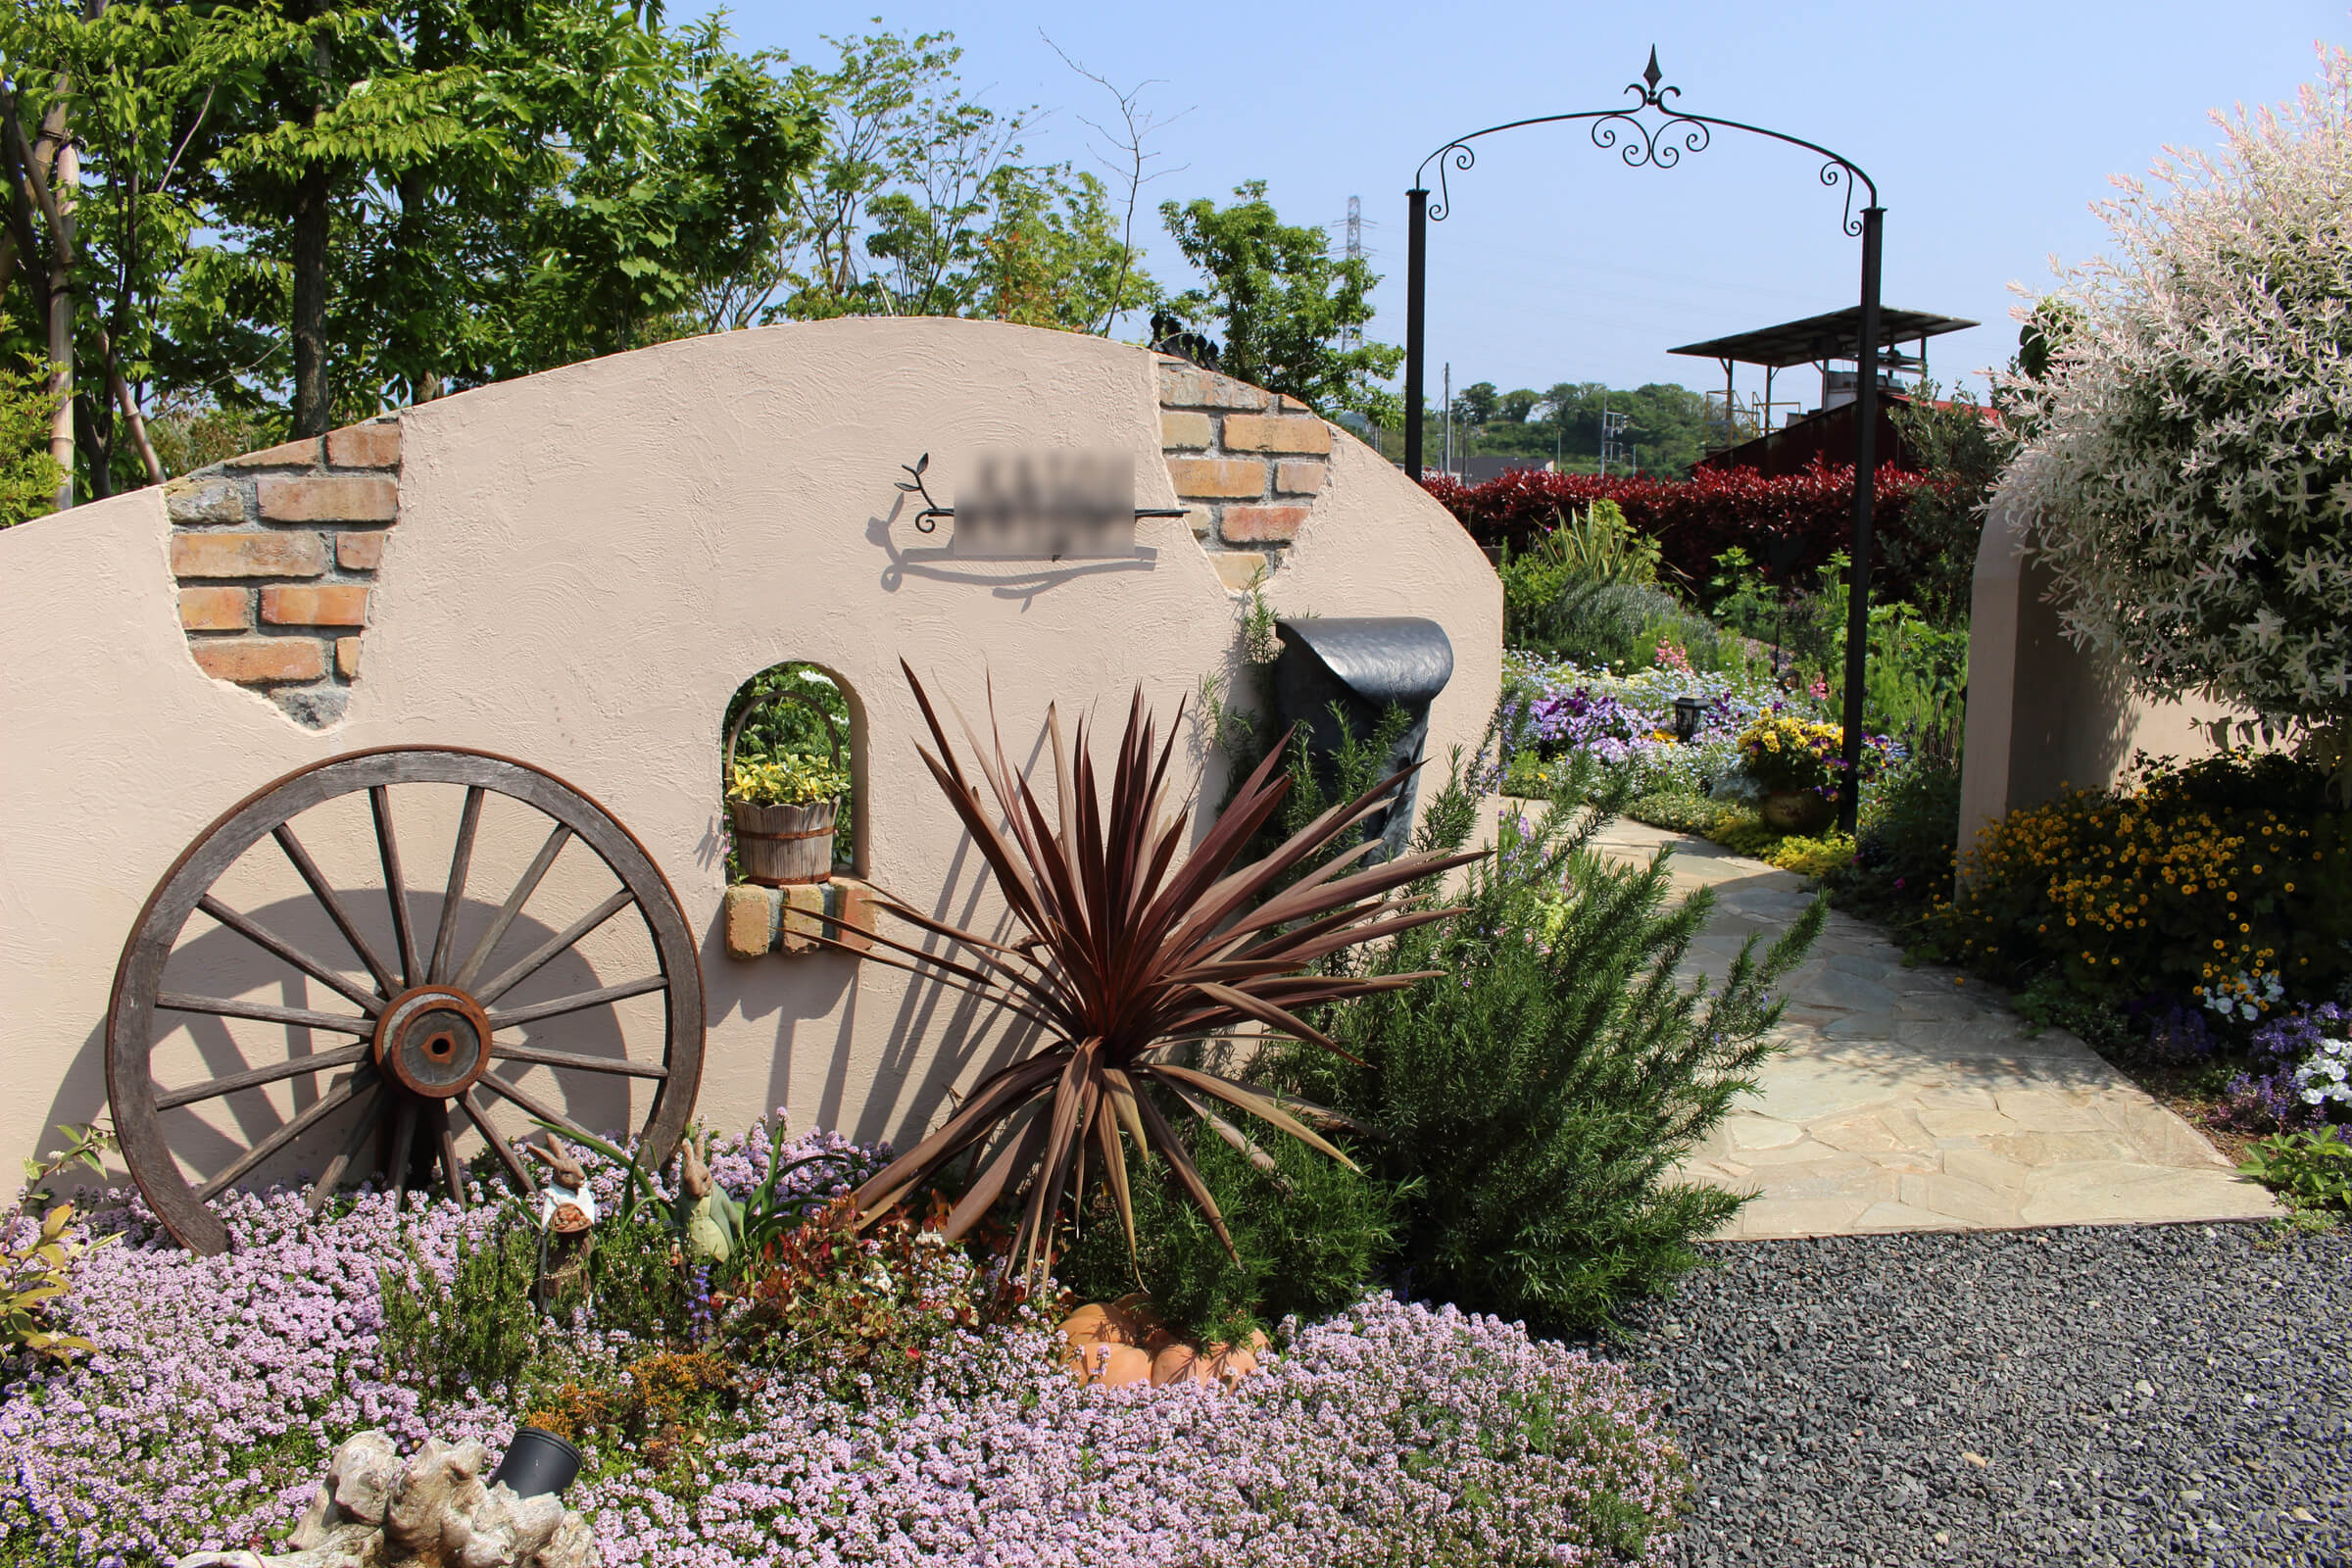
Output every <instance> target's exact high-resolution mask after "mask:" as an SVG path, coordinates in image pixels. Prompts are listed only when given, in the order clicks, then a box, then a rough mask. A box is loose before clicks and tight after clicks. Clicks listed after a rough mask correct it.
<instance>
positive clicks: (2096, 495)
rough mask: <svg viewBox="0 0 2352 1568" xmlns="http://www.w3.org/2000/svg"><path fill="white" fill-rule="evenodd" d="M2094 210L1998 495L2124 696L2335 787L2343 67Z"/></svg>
mask: <svg viewBox="0 0 2352 1568" xmlns="http://www.w3.org/2000/svg"><path fill="white" fill-rule="evenodd" d="M2215 120H2216V123H2218V124H2219V125H2220V126H2221V128H2222V130H2223V132H2224V135H2225V146H2224V147H2223V149H2222V150H2221V151H2220V152H2218V153H2216V154H2211V155H2209V154H2204V153H2199V152H2181V151H2177V150H2169V149H2168V154H2167V157H2166V158H2165V159H2164V160H2163V161H2160V162H2159V163H2158V164H2157V165H2156V166H2155V168H2154V169H2153V171H2152V172H2151V174H2150V175H2149V177H2148V178H2147V179H2146V180H2144V181H2143V180H2129V179H2119V180H2118V181H2117V184H2118V185H2119V186H2120V188H2121V189H2122V191H2123V195H2122V196H2121V197H2120V198H2119V199H2117V200H2115V201H2112V202H2107V203H2102V204H2100V206H2099V208H2098V211H2099V212H2100V214H2101V216H2102V217H2104V218H2105V220H2106V221H2107V222H2108V225H2109V227H2110V229H2111V230H2112V232H2113V235H2114V239H2115V254H2113V255H2112V256H2109V257H2105V258H2102V259H2099V260H2097V261H2093V262H2091V263H2089V264H2087V265H2084V266H2082V267H2078V268H2075V269H2072V270H2068V271H2066V272H2065V273H2063V274H2062V276H2063V282H2062V285H2061V287H2060V289H2059V291H2058V293H2057V295H2056V296H2054V298H2053V299H2052V300H2050V301H2045V302H2044V304H2043V307H2042V308H2041V309H2040V310H2039V311H2037V312H2035V313H2034V319H2036V320H2041V321H2044V322H2047V321H2057V322H2059V323H2061V324H2062V326H2063V330H2062V331H2060V332H2057V333H2055V334H2053V336H2054V337H2055V338H2056V341H2055V342H2054V344H2053V345H2052V346H2051V350H2050V353H2049V356H2048V361H2047V366H2046V370H2045V372H2044V373H2043V374H2041V375H2039V376H2038V377H2036V376H2034V375H2031V374H2026V373H2023V372H2020V373H2014V374H2011V375H2009V376H2006V377H2004V378H2002V385H2001V394H2002V400H2003V405H2004V408H2005V409H2006V411H2007V415H2008V417H2009V418H2010V419H2011V420H2013V421H2014V422H2015V423H2016V424H2017V426H2018V427H2019V428H2020V429H2021V430H2023V431H2024V432H2025V439H2024V442H2023V444H2022V446H2021V447H2020V449H2019V452H2018V454H2017V456H2016V458H2015V460H2014V461H2013V462H2012V463H2011V465H2010V466H2009V467H2008V469H2007V470H2006V472H2005V473H2004V475H2003V477H2002V480H2001V484H2000V488H1999V497H2000V499H2001V500H2002V501H2003V502H2004V503H2006V504H2007V505H2008V506H2009V507H2010V508H2011V509H2012V510H2013V511H2014V512H2016V513H2017V514H2018V515H2021V516H2023V517H2025V518H2026V519H2028V522H2027V526H2028V529H2029V534H2028V537H2029V540H2030V543H2031V547H2032V548H2033V549H2034V551H2035V553H2036V554H2037V555H2038V556H2039V557H2040V559H2041V560H2042V561H2043V562H2044V563H2045V564H2046V565H2047V567H2048V569H2049V571H2050V573H2051V576H2052V577H2053V579H2054V580H2055V582H2056V585H2057V590H2058V604H2059V609H2060V613H2061V616H2062V621H2063V624H2064V626H2065V628H2066V631H2067V633H2068V635H2069V636H2070V637H2071V638H2072V639H2073V640H2074V641H2075V642H2076V643H2077V645H2078V646H2089V647H2093V648H2096V649H2098V650H2100V651H2102V652H2103V653H2106V654H2108V655H2110V656H2112V657H2114V658H2115V659H2117V660H2118V661H2119V662H2120V663H2121V664H2122V665H2123V666H2124V668H2125V669H2126V670H2127V671H2128V672H2129V673H2130V676H2131V679H2132V681H2133V683H2134V684H2135V686H2137V687H2138V688H2139V689H2140V690H2141V691H2142V692H2144V693H2146V694H2148V695H2150V696H2154V697H2158V698H2165V699H2177V698H2180V697H2184V696H2192V695H2194V696H2201V697H2205V698H2208V699H2212V700H2216V701H2221V702H2227V703H2232V704H2236V705H2238V706H2240V707H2242V708H2243V709H2245V710H2247V711H2251V712H2252V713H2254V714H2256V715H2258V716H2259V717H2260V719H2261V720H2262V721H2263V722H2264V723H2266V724H2268V725H2269V726H2271V727H2272V728H2273V729H2274V731H2278V732H2283V733H2285V734H2287V735H2289V736H2292V737H2295V738H2296V739H2297V740H2298V741H2299V743H2300V744H2301V745H2302V746H2303V747H2304V748H2305V749H2306V754H2307V755H2312V754H2314V753H2316V754H2317V755H2318V756H2319V757H2321V758H2322V759H2323V760H2328V761H2331V762H2333V763H2335V764H2336V765H2337V767H2338V769H2339V773H2338V787H2339V788H2341V787H2342V786H2343V784H2344V783H2345V782H2346V781H2347V779H2352V748H2347V747H2346V746H2345V744H2344V737H2345V735H2346V733H2347V729H2348V727H2352V618H2348V617H2346V616H2345V615H2344V613H2343V607H2344V606H2345V604H2346V603H2347V602H2352V356H2347V355H2346V354H2345V352H2344V343H2345V341H2346V339H2347V337H2348V336H2352V60H2347V57H2346V56H2345V55H2344V53H2343V52H2342V51H2340V50H2335V51H2326V50H2324V51H2323V52H2322V69H2321V77H2320V80H2319V81H2318V82H2317V83H2314V84H2312V85H2309V86H2307V87H2305V88H2304V90H2303V92H2302V95H2301V97H2300V98H2299V99H2298V100H2297V101H2296V102H2295V103H2293V104H2289V105H2285V106H2282V107H2280V108H2278V109H2275V110H2263V111H2260V112H2258V113H2254V114H2251V115H2249V114H2247V113H2245V112H2244V111H2242V110H2241V111H2239V112H2238V113H2237V114H2236V115H2235V116H2230V117H2225V116H2221V115H2217V116H2216V117H2215Z"/></svg>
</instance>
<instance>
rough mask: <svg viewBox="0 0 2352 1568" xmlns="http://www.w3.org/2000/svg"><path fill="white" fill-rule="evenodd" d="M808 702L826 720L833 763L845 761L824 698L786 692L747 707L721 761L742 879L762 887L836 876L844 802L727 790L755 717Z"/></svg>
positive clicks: (729, 732)
mask: <svg viewBox="0 0 2352 1568" xmlns="http://www.w3.org/2000/svg"><path fill="white" fill-rule="evenodd" d="M777 701H784V702H797V703H803V704H806V705H807V706H808V708H809V710H810V711H812V712H814V713H815V714H816V716H817V717H818V718H820V719H823V720H824V723H825V743H826V745H828V746H830V747H831V748H832V751H833V765H834V766H835V767H839V766H840V765H841V736H840V734H839V733H838V732H837V731H836V730H835V729H834V728H833V715H832V714H831V713H828V712H826V711H825V708H824V705H823V704H822V703H817V702H811V701H809V699H808V698H805V697H800V696H797V695H794V694H791V693H785V692H770V693H769V694H768V695H767V696H765V697H762V698H760V700H759V701H758V702H756V703H753V704H751V705H750V706H749V707H747V708H745V709H744V711H742V712H741V713H738V714H737V715H736V717H735V722H734V724H733V725H731V726H730V727H729V728H728V730H727V751H726V757H725V759H724V760H722V761H721V762H720V764H719V790H720V793H721V795H722V797H725V799H726V802H727V822H728V825H729V826H731V827H732V828H733V829H734V830H735V857H736V858H737V859H738V860H739V861H741V862H742V865H743V879H744V880H745V881H746V882H756V883H758V884H759V885H760V886H761V887H767V888H781V887H792V886H795V885H800V884H806V883H810V882H830V881H831V880H832V879H833V833H834V827H835V825H836V823H837V822H838V820H839V817H840V813H841V802H839V801H837V800H834V801H810V802H808V803H807V804H805V805H801V806H754V805H753V804H752V803H751V802H749V801H739V800H735V799H734V798H732V797H731V796H726V795H725V792H726V791H727V790H729V789H731V788H732V787H733V786H734V781H735V743H736V741H737V740H738V739H739V738H741V736H742V734H743V726H744V725H745V724H746V723H748V722H750V720H751V716H752V715H753V714H754V713H757V712H758V711H760V710H761V709H762V708H765V707H766V706H767V705H768V704H770V703H773V702H777Z"/></svg>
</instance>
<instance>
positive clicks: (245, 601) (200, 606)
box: [179, 588, 253, 631]
mask: <svg viewBox="0 0 2352 1568" xmlns="http://www.w3.org/2000/svg"><path fill="white" fill-rule="evenodd" d="M179 623H180V624H181V625H182V626H185V627H186V628H187V629H188V630H190V631H243V630H245V629H246V628H247V627H248V626H251V625H252V624H253V598H252V596H251V595H250V594H248V593H246V591H245V590H244V589H242V588H182V589H181V590H180V591H179Z"/></svg>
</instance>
